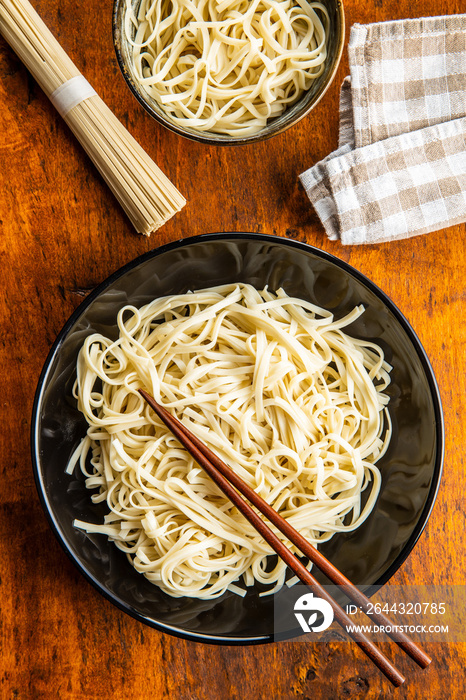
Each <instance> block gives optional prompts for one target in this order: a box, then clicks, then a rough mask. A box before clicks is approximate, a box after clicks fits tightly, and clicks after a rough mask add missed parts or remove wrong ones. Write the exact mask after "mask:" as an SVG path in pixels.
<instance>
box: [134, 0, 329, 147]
mask: <svg viewBox="0 0 466 700" xmlns="http://www.w3.org/2000/svg"><path fill="white" fill-rule="evenodd" d="M125 35H126V40H127V42H128V43H129V45H130V46H131V56H130V60H131V63H132V69H133V72H134V74H135V76H136V80H137V82H138V83H139V84H140V85H141V86H142V88H143V90H144V91H145V92H146V93H147V94H148V95H149V96H150V97H152V98H153V99H154V100H155V101H156V102H157V103H158V105H159V106H160V107H161V108H162V110H163V111H165V112H166V113H167V115H168V116H169V118H170V119H171V120H172V121H173V122H174V123H175V124H177V125H179V126H182V127H189V128H191V129H194V130H199V131H211V132H215V133H220V134H229V135H233V136H248V135H250V134H254V133H256V132H257V131H259V130H260V129H261V128H262V127H263V126H265V124H266V123H267V120H268V119H271V118H273V117H277V116H279V115H280V114H281V113H282V112H283V111H284V110H285V109H286V108H287V107H288V106H290V105H292V104H294V103H295V102H296V101H297V100H298V99H299V98H300V97H301V95H302V94H303V93H304V92H305V91H306V90H308V89H309V88H310V86H311V85H312V83H313V82H314V81H315V80H316V78H318V77H319V76H320V75H321V74H322V73H323V71H324V68H325V62H326V59H327V44H328V38H329V16H328V12H327V9H326V7H325V5H323V4H322V3H320V2H307V1H306V0H223V1H218V0H141V2H140V3H136V4H135V3H134V0H126V10H125Z"/></svg>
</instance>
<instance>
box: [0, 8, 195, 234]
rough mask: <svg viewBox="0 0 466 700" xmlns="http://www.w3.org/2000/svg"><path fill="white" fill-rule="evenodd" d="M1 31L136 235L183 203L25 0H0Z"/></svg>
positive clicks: (151, 228)
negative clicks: (96, 171) (70, 131)
mask: <svg viewBox="0 0 466 700" xmlns="http://www.w3.org/2000/svg"><path fill="white" fill-rule="evenodd" d="M0 32H1V34H3V36H4V37H5V39H6V40H7V41H8V43H9V44H10V46H11V47H12V48H13V50H14V51H15V52H16V53H17V55H18V56H19V58H20V59H21V60H22V62H23V63H24V65H25V66H26V67H27V68H28V70H29V71H30V72H31V73H32V75H33V76H34V78H35V79H36V80H37V82H38V83H39V85H40V87H41V88H42V89H43V91H44V92H45V94H46V95H47V97H49V98H50V100H51V101H52V103H53V104H54V106H55V107H56V108H57V109H58V111H59V113H60V114H61V116H62V117H63V118H64V120H65V121H66V123H67V124H68V126H69V127H70V128H71V130H72V131H73V133H74V135H75V136H76V137H77V138H78V140H79V141H80V143H81V145H82V146H83V147H84V149H85V151H86V152H87V154H88V155H89V157H90V158H91V160H92V161H93V162H94V164H95V165H96V167H97V169H98V170H99V172H100V173H101V175H102V177H103V178H104V179H105V181H106V182H107V184H108V185H109V187H110V189H111V190H112V192H113V194H114V195H115V197H116V198H117V200H118V201H119V203H120V204H121V206H122V207H123V209H124V211H125V212H126V214H127V216H128V217H129V219H130V220H131V222H132V224H133V226H134V227H135V228H136V230H137V231H138V232H139V233H143V234H145V235H149V234H150V233H151V232H152V231H154V230H156V229H157V228H159V227H160V226H161V225H162V224H163V223H165V222H166V221H167V220H168V219H170V218H171V217H172V216H173V215H174V214H176V213H177V212H178V211H179V210H180V209H181V208H182V207H183V206H184V205H185V203H186V200H185V199H184V197H183V196H182V195H181V194H180V193H179V192H178V190H177V189H176V187H175V186H174V185H173V184H172V183H171V182H170V180H169V179H168V178H167V177H166V176H165V175H164V174H163V173H162V171H161V170H160V169H159V168H158V167H157V165H155V163H154V162H153V161H152V160H151V159H150V158H149V156H148V155H147V153H146V152H145V151H144V150H143V149H142V148H141V146H140V145H139V144H138V142H137V141H136V140H135V139H134V138H133V137H132V136H131V134H130V133H129V132H128V131H127V130H126V129H125V128H124V126H123V125H122V124H121V123H120V122H119V121H118V119H117V118H116V117H115V115H114V114H113V112H111V110H110V109H109V108H108V107H107V106H106V104H105V103H104V102H103V100H102V99H101V98H100V97H99V96H98V95H97V94H96V93H95V91H94V90H93V89H92V87H91V86H90V85H89V83H88V82H87V81H86V80H85V78H84V76H83V75H82V74H81V73H80V72H79V70H78V69H77V67H76V66H75V65H74V63H73V62H72V61H71V59H70V58H69V57H68V55H67V54H66V53H65V51H64V50H63V49H62V47H61V46H60V44H59V43H58V42H57V40H56V39H55V38H54V37H53V35H52V34H51V32H50V31H49V29H48V28H47V26H46V25H45V24H44V22H43V21H42V20H41V18H40V17H39V15H38V14H37V13H36V11H35V10H34V9H33V7H32V6H31V5H30V4H29V2H28V1H27V0H0Z"/></svg>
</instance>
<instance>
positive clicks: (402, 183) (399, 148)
mask: <svg viewBox="0 0 466 700" xmlns="http://www.w3.org/2000/svg"><path fill="white" fill-rule="evenodd" d="M348 55H349V62H350V72H351V75H350V77H348V78H346V79H345V81H344V83H343V85H342V89H341V94H340V134H339V148H338V150H337V151H335V152H334V153H331V154H330V155H329V156H327V158H325V159H324V160H323V161H320V163H317V164H316V165H315V166H314V167H313V168H311V169H310V170H308V171H307V172H305V173H303V174H302V175H301V176H300V178H301V182H302V184H303V186H304V187H305V189H306V191H307V193H308V196H309V198H310V200H311V202H312V203H313V205H314V207H315V209H316V211H317V213H318V215H319V217H320V218H321V220H322V222H323V224H324V227H325V229H326V232H327V235H328V236H329V238H331V239H341V241H342V243H344V244H355V243H376V242H380V241H386V240H393V239H397V238H406V237H409V236H413V235H417V234H421V233H428V232H430V231H435V230H439V229H442V228H445V227H446V226H450V225H454V224H457V223H462V222H464V221H466V15H450V16H447V17H430V18H424V19H416V20H401V21H396V22H385V23H381V24H373V25H365V26H363V25H354V26H353V27H352V29H351V35H350V42H349V47H348Z"/></svg>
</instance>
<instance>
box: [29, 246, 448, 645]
mask: <svg viewBox="0 0 466 700" xmlns="http://www.w3.org/2000/svg"><path fill="white" fill-rule="evenodd" d="M236 281H241V282H248V283H250V284H252V285H254V286H256V287H257V288H262V287H263V286H264V285H266V284H267V285H269V288H270V289H277V288H278V287H283V288H284V289H285V290H286V292H287V293H288V294H289V295H294V296H298V297H301V298H303V299H308V300H310V301H312V302H314V303H316V304H318V305H319V306H322V307H325V308H327V309H330V310H331V311H332V312H334V313H335V314H336V316H341V315H344V314H346V313H347V312H348V311H350V310H351V309H352V308H353V307H354V306H355V305H357V304H360V303H363V304H364V306H365V308H366V311H365V313H364V314H363V315H362V316H361V317H360V318H359V319H358V320H357V321H356V322H355V323H354V324H352V326H351V327H350V330H349V332H350V333H351V334H352V335H355V336H358V337H362V338H366V339H371V340H374V341H376V342H377V343H379V344H380V345H381V346H382V347H383V349H384V351H385V353H386V358H387V360H388V361H389V362H390V363H391V364H392V365H393V371H392V382H391V384H390V387H389V393H390V396H391V399H390V403H389V409H390V414H391V418H392V421H393V438H392V440H391V443H390V447H389V450H388V451H387V453H386V454H385V455H384V457H383V458H382V459H381V460H380V461H379V463H378V466H379V467H380V469H381V472H382V475H383V479H382V488H381V492H380V496H379V499H378V501H377V505H376V507H375V509H374V511H373V512H372V513H371V515H370V516H369V518H368V519H367V520H366V522H365V523H364V524H363V525H362V526H361V527H360V528H359V529H358V530H356V531H355V532H352V533H348V534H338V535H335V536H334V537H333V538H332V539H331V540H330V541H329V542H328V543H326V544H325V545H324V546H322V550H321V551H322V552H323V553H324V554H325V555H326V556H327V557H328V558H330V559H331V561H332V562H333V563H334V564H335V565H336V566H337V567H338V568H339V569H340V570H341V571H343V573H344V574H346V576H347V577H348V578H349V579H350V580H352V581H353V583H355V584H356V585H359V586H363V587H366V586H372V585H381V584H383V583H385V582H386V581H388V579H389V578H390V577H391V576H392V575H393V574H394V573H395V571H396V570H397V569H398V568H399V567H400V566H401V564H402V563H403V561H404V560H405V559H406V557H407V556H408V554H409V553H410V551H411V550H412V548H413V547H414V545H415V543H416V541H417V539H418V537H419V535H420V534H421V532H422V530H423V528H424V526H425V524H426V522H427V519H428V517H429V514H430V512H431V509H432V506H433V503H434V500H435V497H436V493H437V490H438V486H439V481H440V477H441V472H442V461H443V419H442V410H441V403H440V398H439V393H438V389H437V384H436V381H435V377H434V374H433V371H432V368H431V366H430V364H429V361H428V359H427V357H426V354H425V352H424V350H423V348H422V346H421V344H420V342H419V340H418V338H417V337H416V335H415V333H414V331H413V329H412V328H411V326H410V325H409V323H408V321H407V320H406V319H405V318H404V316H403V315H402V314H401V313H400V311H399V310H398V309H397V307H396V306H395V305H394V304H393V303H392V302H391V301H390V299H388V297H387V296H386V295H385V294H384V293H383V292H382V291H381V290H380V289H379V288H378V287H376V286H375V285H374V284H373V283H372V282H371V281H370V280H368V279H367V278H366V277H365V276H364V275H362V274H361V273H359V272H358V271H356V270H355V269H353V268H352V267H350V266H349V265H347V264H346V263H344V262H342V261H341V260H339V259H338V258H335V257H333V256H331V255H329V254H328V253H325V252H323V251H320V250H318V249H315V248H312V247H311V246H308V245H304V244H302V243H298V242H295V241H291V240H287V239H284V238H279V237H274V236H266V235H258V234H252V233H239V234H233V233H232V234H230V233H227V234H210V235H204V236H198V237H194V238H189V239H185V240H182V241H178V242H176V243H172V244H169V245H166V246H162V247H161V248H158V249H156V250H153V251H151V252H149V253H147V254H145V255H142V256H141V257H139V258H137V259H136V260H134V261H133V262H131V263H129V264H128V265H125V266H124V267H123V268H122V269H120V270H118V271H117V272H115V274H113V275H112V276H111V277H109V278H108V279H107V280H106V281H105V282H103V283H102V284H101V285H100V286H99V287H98V288H97V289H95V290H94V291H93V292H92V293H91V294H90V295H89V296H88V297H87V298H86V299H85V301H84V302H83V303H82V304H81V305H80V306H79V307H78V309H77V310H76V311H75V312H74V314H73V315H72V317H71V318H70V319H69V321H68V322H67V323H66V324H65V326H64V328H63V330H62V331H61V333H60V334H59V336H58V338H57V340H56V341H55V343H54V345H53V347H52V349H51V351H50V354H49V356H48V358H47V361H46V363H45V366H44V369H43V371H42V374H41V377H40V379H39V384H38V388H37V392H36V397H35V402H34V409H33V417H32V456H33V468H34V474H35V479H36V483H37V488H38V492H39V496H40V499H41V501H42V505H43V507H44V509H45V512H46V514H47V516H48V519H49V522H50V524H51V527H52V529H53V531H54V532H55V534H56V536H57V537H58V540H59V541H60V543H61V544H62V546H63V547H64V549H65V551H66V552H67V554H68V555H69V556H70V557H71V560H72V561H73V562H74V563H75V565H76V566H77V567H78V569H79V570H80V571H81V572H82V573H83V574H84V575H85V576H86V577H87V578H88V579H89V580H90V581H91V582H92V583H93V584H94V585H95V587H96V588H97V589H98V590H99V591H100V592H101V593H102V594H103V595H104V596H106V597H107V598H108V599H109V600H110V601H112V603H114V604H115V605H117V606H118V607H120V608H121V609H123V610H124V611H125V612H127V613H129V614H130V615H132V616H133V617H135V618H137V619H138V620H140V621H142V622H144V623H146V624H148V625H151V626H153V627H155V628H157V629H159V630H162V631H164V632H168V633H170V634H174V635H178V636H181V637H185V638H188V639H191V640H196V641H204V642H209V643H222V644H252V643H260V642H269V641H272V640H273V639H274V630H273V623H274V616H273V611H274V601H273V596H270V597H259V595H258V591H257V590H255V589H252V590H250V591H248V593H247V594H246V596H245V597H244V598H241V597H238V596H237V595H235V594H233V593H226V594H225V595H223V596H222V597H221V598H218V599H216V600H214V601H199V600H195V599H191V598H171V597H169V596H168V595H166V594H164V593H162V592H161V591H160V590H159V589H158V588H157V587H156V586H155V585H153V584H151V583H150V582H149V581H147V580H146V579H145V578H144V577H143V576H142V575H141V574H138V573H137V572H136V571H135V570H134V569H133V568H132V566H131V565H130V563H129V562H128V561H127V559H126V557H125V555H124V554H123V553H122V552H121V551H120V550H118V549H117V547H116V546H115V545H114V544H113V543H111V542H109V541H108V540H107V538H106V537H105V536H103V535H87V534H85V533H83V532H82V531H81V530H77V529H76V528H74V527H73V520H74V518H78V519H81V520H87V521H91V522H102V519H103V511H102V508H101V507H99V506H96V505H93V504H92V503H91V500H90V494H91V492H89V491H88V490H86V488H85V486H84V482H83V479H82V478H80V476H78V475H77V474H76V475H75V476H73V477H70V476H68V475H67V474H65V467H66V465H67V462H68V459H69V457H70V454H71V453H72V451H73V449H74V448H75V446H76V445H77V444H78V443H79V441H80V439H81V437H82V436H83V435H84V434H85V432H86V427H87V424H86V422H85V420H84V419H83V417H82V416H81V414H80V413H79V412H78V411H77V408H76V405H75V401H74V400H73V398H72V396H71V388H72V385H73V382H74V378H75V364H76V357H77V353H78V350H79V348H80V346H81V344H82V342H83V340H84V338H85V337H86V336H87V335H89V334H91V333H93V332H101V333H103V334H105V335H108V336H110V337H112V336H113V337H115V335H116V324H115V321H116V316H117V312H118V311H119V309H120V308H121V307H122V306H124V305H125V304H128V303H131V304H135V305H138V306H139V305H143V304H145V303H147V302H148V301H150V300H152V299H153V298H155V297H158V296H164V295H167V294H179V293H183V292H186V291H187V290H190V289H196V288H197V289H200V288H202V287H210V286H214V285H218V284H222V283H227V282H236ZM320 580H321V582H322V583H327V582H326V581H325V579H324V577H320ZM278 595H280V594H278ZM290 624H291V623H290ZM299 633H300V631H299V630H295V629H290V630H288V631H285V632H283V631H282V633H281V636H282V638H283V637H286V636H293V635H297V634H299Z"/></svg>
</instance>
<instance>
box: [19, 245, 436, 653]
mask: <svg viewBox="0 0 466 700" xmlns="http://www.w3.org/2000/svg"><path fill="white" fill-rule="evenodd" d="M232 239H233V240H254V241H256V240H257V241H262V242H266V243H271V244H274V245H283V246H285V247H291V248H297V249H300V250H302V251H304V252H307V253H311V254H312V255H315V256H316V257H320V258H322V259H324V260H327V261H329V262H331V263H333V264H335V265H337V266H338V267H340V268H342V269H343V270H344V271H346V272H347V273H348V274H350V275H352V276H353V277H355V278H356V279H357V280H359V281H360V282H361V283H362V284H364V285H365V286H366V287H367V288H368V289H369V290H370V291H372V292H373V293H374V294H375V295H376V296H378V297H379V299H381V301H383V303H384V304H385V305H386V306H387V308H389V309H390V311H391V312H392V313H393V315H394V316H395V317H396V319H397V320H398V322H399V323H400V324H401V326H402V327H403V329H404V331H405V332H406V333H407V335H408V336H409V338H410V340H411V342H412V344H413V347H414V349H415V351H416V352H417V355H418V357H419V360H420V362H421V364H422V367H423V370H424V372H425V375H426V378H427V382H428V384H429V388H430V392H431V396H432V401H433V407H434V415H435V431H436V448H437V449H436V456H435V465H434V470H433V474H432V484H431V487H430V489H429V493H428V496H427V499H426V502H425V505H424V508H423V510H422V512H421V514H420V516H419V519H418V522H417V524H416V526H415V528H414V529H413V532H412V533H411V535H410V537H409V539H408V540H407V542H406V544H405V545H404V547H403V549H402V550H401V551H400V553H399V554H398V556H397V557H396V559H395V560H394V561H393V563H392V564H391V565H390V566H389V567H388V569H387V571H385V572H384V574H382V576H380V577H379V578H378V579H377V581H375V582H374V583H373V584H371V585H370V586H369V589H368V591H366V594H367V595H371V592H372V591H375V590H376V589H377V588H378V587H380V586H382V585H384V584H385V583H387V581H388V580H389V579H390V578H391V577H392V576H393V575H394V574H395V572H396V571H398V569H399V568H400V566H401V565H402V564H403V562H404V561H405V560H406V558H407V557H408V556H409V554H410V553H411V551H412V550H413V548H414V546H415V545H416V543H417V541H418V539H419V537H420V536H421V533H422V531H423V530H424V528H425V526H426V525H427V522H428V520H429V517H430V514H431V512H432V508H433V506H434V503H435V500H436V497H437V494H438V490H439V487H440V480H441V476H442V471H443V459H444V420H443V411H442V402H441V397H440V392H439V388H438V384H437V380H436V378H435V374H434V371H433V368H432V366H431V363H430V361H429V358H428V357H427V354H426V352H425V350H424V348H423V346H422V344H421V341H420V340H419V338H418V336H417V335H416V333H415V331H414V329H413V328H412V326H411V324H410V323H409V321H408V320H407V318H406V317H405V316H404V314H403V313H402V312H401V311H400V310H399V308H398V307H397V306H396V304H394V302H393V301H392V300H391V299H390V298H389V297H388V296H387V295H386V294H385V292H384V291H382V289H380V287H378V286H377V285H376V284H375V283H374V282H372V281H371V280H370V279H369V278H368V277H366V275H364V274H363V273H362V272H359V271H358V270H357V269H355V268H354V267H352V266H351V265H350V264H349V263H346V262H345V261H344V260H341V259H340V258H337V257H336V256H335V255H332V254H331V253H328V252H326V251H324V250H321V249H320V248H316V247H314V246H312V245H309V244H307V243H302V242H300V241H295V240H292V239H289V238H284V237H282V236H275V235H270V234H263V233H253V232H248V233H246V232H225V233H207V234H201V235H197V236H191V237H188V238H183V239H179V240H177V241H173V242H171V243H167V244H165V245H162V246H160V247H158V248H154V249H152V250H150V251H148V252H147V253H143V254H142V255H140V256H138V257H136V258H134V259H133V260H131V261H130V262H128V263H126V264H125V265H123V266H122V267H120V268H119V269H118V270H116V271H115V272H114V273H112V274H111V275H110V276H109V277H107V278H106V279H105V280H104V281H103V282H101V283H100V284H99V285H98V286H97V287H96V288H95V289H93V290H92V291H91V292H90V293H89V294H88V296H87V297H86V298H85V299H84V300H83V301H82V302H81V304H80V305H79V306H78V307H77V308H76V309H75V310H74V312H73V313H72V315H71V316H70V317H69V319H68V320H67V321H66V323H65V324H64V326H63V328H62V329H61V331H60V332H59V334H58V336H57V338H56V340H55V341H54V343H53V345H52V347H51V349H50V351H49V353H48V355H47V358H46V360H45V363H44V365H43V368H42V371H41V373H40V376H39V380H38V384H37V389H36V392H35V396H34V402H33V408H32V419H31V453H32V466H33V473H34V480H35V484H36V488H37V491H38V495H39V499H40V502H41V505H42V508H43V510H44V512H45V515H46V518H47V520H48V522H49V525H50V527H51V529H52V531H53V533H54V535H55V537H56V538H57V540H58V542H59V543H60V545H61V546H62V548H63V549H64V551H65V552H66V554H67V555H68V557H69V558H70V559H71V561H72V562H73V564H74V565H75V566H76V567H77V569H78V570H79V571H80V572H81V573H82V574H83V575H84V577H85V578H86V579H87V580H88V581H89V582H90V583H91V584H92V585H93V586H94V587H95V588H96V589H97V590H98V591H99V593H101V594H102V595H103V597H104V598H106V599H107V600H109V601H110V602H111V603H112V604H113V605H115V606H116V607H117V608H120V610H123V612H125V613H127V614H129V615H130V616H131V617H133V618H135V619H137V620H139V621H140V622H143V623H145V624H146V625H148V626H149V627H152V628H155V629H157V630H159V631H160V632H166V633H168V634H171V635H172V636H175V637H180V638H182V639H187V640H190V641H195V642H204V643H207V644H220V645H225V646H238V645H243V646H248V645H253V644H264V643H268V642H273V641H278V640H277V638H276V637H275V636H274V635H273V633H272V634H267V635H261V636H257V637H240V636H238V637H222V636H219V635H212V634H202V633H201V632H188V631H186V630H183V629H180V628H178V627H175V626H172V625H169V624H167V623H163V622H159V621H157V620H153V619H152V618H149V617H146V616H145V615H142V614H141V613H139V612H138V611H137V610H134V609H133V608H132V607H131V606H130V605H128V604H127V603H125V601H122V600H120V599H119V598H118V597H117V596H115V595H112V594H110V593H109V592H108V591H107V590H106V589H105V588H104V587H103V586H102V584H101V583H100V582H99V581H98V580H97V579H96V578H95V577H94V576H93V575H92V574H91V573H90V571H88V570H87V568H86V567H85V566H84V565H83V564H82V563H81V562H80V561H78V560H77V559H76V557H75V556H74V554H73V552H72V551H71V549H70V547H69V546H68V544H67V542H66V539H65V538H64V537H63V536H62V534H61V529H60V527H59V525H58V523H57V521H56V519H55V517H54V514H53V512H52V508H51V506H50V505H49V501H48V499H47V495H46V490H45V487H44V483H43V479H42V472H41V465H40V458H39V449H38V447H39V425H40V406H41V401H42V396H43V391H44V387H45V382H46V379H47V376H48V373H49V371H50V368H51V365H52V363H53V360H54V358H55V355H56V354H57V352H58V351H59V349H60V346H61V345H62V343H63V341H64V339H65V337H66V336H67V334H68V332H69V331H70V330H71V328H72V326H73V325H74V324H75V323H76V321H77V320H78V319H79V317H80V316H81V315H82V313H83V312H84V311H85V310H86V309H87V307H88V306H89V305H90V304H91V303H92V302H93V301H94V300H95V299H96V298H97V297H98V296H99V295H100V294H101V293H102V292H103V291H105V289H107V287H109V286H110V285H111V284H113V283H114V282H116V281H117V280H118V279H119V278H120V277H122V276H123V275H125V274H126V273H127V272H129V271H130V270H132V269H134V268H135V267H137V266H139V265H140V264H142V263H144V262H146V261H147V260H150V259H151V258H154V257H157V256H158V255H162V254H163V253H165V252H167V251H170V250H173V249H177V248H183V247H185V246H189V245H192V244H195V243H200V242H204V241H219V240H223V241H226V240H232ZM298 634H300V632H299V631H296V633H290V637H293V636H298ZM283 639H285V637H283Z"/></svg>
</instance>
